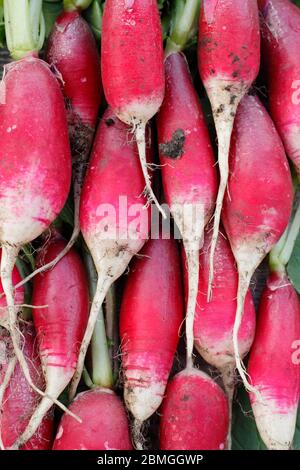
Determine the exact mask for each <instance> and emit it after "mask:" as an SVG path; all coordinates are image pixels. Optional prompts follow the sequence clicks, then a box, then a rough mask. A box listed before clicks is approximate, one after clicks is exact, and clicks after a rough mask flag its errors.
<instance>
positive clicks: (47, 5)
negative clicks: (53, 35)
mask: <svg viewBox="0 0 300 470" xmlns="http://www.w3.org/2000/svg"><path fill="white" fill-rule="evenodd" d="M62 11H63V2H62V1H58V2H57V1H56V2H51V1H49V0H47V1H44V2H43V14H44V19H45V24H46V37H48V36H49V34H50V32H51V30H52V28H53V25H54V23H55V20H56V18H57V17H58V15H60V13H61V12H62Z"/></svg>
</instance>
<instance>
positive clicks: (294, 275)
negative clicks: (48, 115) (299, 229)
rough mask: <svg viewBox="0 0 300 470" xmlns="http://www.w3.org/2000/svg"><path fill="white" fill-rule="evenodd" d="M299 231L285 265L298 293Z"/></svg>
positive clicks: (299, 284) (299, 273)
mask: <svg viewBox="0 0 300 470" xmlns="http://www.w3.org/2000/svg"><path fill="white" fill-rule="evenodd" d="M299 266H300V233H299V235H298V237H297V240H296V243H295V246H294V250H293V252H292V256H291V258H290V261H289V263H288V266H287V272H288V275H289V278H290V280H291V282H292V283H293V286H294V287H295V289H296V290H297V292H298V293H299V294H300V268H299Z"/></svg>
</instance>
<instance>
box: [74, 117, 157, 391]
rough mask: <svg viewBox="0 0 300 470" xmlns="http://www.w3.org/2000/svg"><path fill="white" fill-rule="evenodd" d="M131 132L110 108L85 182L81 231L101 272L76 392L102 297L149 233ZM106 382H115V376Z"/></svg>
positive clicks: (98, 134) (80, 363) (86, 335)
mask: <svg viewBox="0 0 300 470" xmlns="http://www.w3.org/2000/svg"><path fill="white" fill-rule="evenodd" d="M132 137H133V136H132V134H130V132H129V128H128V127H127V126H126V125H125V124H123V123H122V122H121V121H119V120H118V119H117V117H116V115H115V114H114V113H113V112H112V110H111V109H108V110H107V111H106V112H105V113H104V116H103V118H102V121H101V124H100V126H99V128H98V132H97V135H96V139H95V143H94V148H93V152H92V156H91V161H90V165H89V168H88V171H87V174H86V178H85V181H84V185H83V192H82V198H81V208H80V221H81V230H82V234H83V236H84V239H85V241H86V244H87V246H88V248H89V250H90V252H91V255H92V257H93V260H94V263H95V267H96V269H97V272H98V284H97V288H96V293H95V296H94V299H93V304H92V307H91V311H90V317H89V323H88V326H87V329H86V332H85V335H84V338H83V341H82V344H81V349H80V355H79V359H78V364H77V370H76V374H75V376H74V379H73V384H72V387H71V390H70V395H71V396H72V397H73V396H74V395H75V391H76V387H77V384H78V381H79V379H80V376H81V373H82V370H83V364H84V358H85V355H86V351H87V348H88V345H89V343H90V340H91V337H92V334H93V330H94V327H95V323H96V320H97V316H98V313H99V311H100V308H101V305H102V303H103V300H104V298H105V296H106V294H107V292H108V290H109V288H110V286H111V285H112V283H113V282H114V281H115V280H116V279H118V277H119V276H121V274H123V272H124V271H125V269H126V268H127V266H128V264H129V262H130V260H131V258H132V257H133V256H134V255H135V254H136V253H138V252H139V251H140V249H141V248H142V247H143V245H144V243H145V241H146V240H147V238H148V232H149V215H150V209H149V208H148V207H146V205H145V204H146V198H145V197H143V196H142V193H143V185H144V181H143V175H142V171H141V169H140V166H139V164H138V161H137V159H136V156H137V147H136V144H135V142H134V141H133V138H132ZM102 386H111V383H110V380H109V383H103V384H102Z"/></svg>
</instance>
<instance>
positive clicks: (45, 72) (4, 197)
mask: <svg viewBox="0 0 300 470" xmlns="http://www.w3.org/2000/svg"><path fill="white" fill-rule="evenodd" d="M41 8H42V2H41V1H38V2H31V1H29V0H27V1H22V2H19V1H17V0H12V1H11V0H5V1H4V14H5V27H6V40H7V45H8V48H9V50H10V52H11V55H12V57H13V58H15V59H20V60H17V61H16V62H15V63H12V64H9V65H8V66H6V70H5V74H4V77H3V80H2V82H1V90H2V94H1V96H2V97H3V99H2V101H1V103H0V116H1V117H0V159H1V167H2V169H1V173H0V193H1V198H0V242H1V244H2V259H1V281H2V285H3V289H4V292H5V296H6V300H7V305H8V311H9V324H8V328H9V331H10V334H11V337H12V341H13V345H14V349H15V354H16V356H17V358H18V361H19V362H20V365H21V367H22V369H23V372H24V375H25V377H26V379H27V380H28V382H29V383H30V385H31V386H32V387H33V388H34V389H35V390H36V391H37V392H38V393H40V394H43V393H42V391H41V390H38V389H37V388H36V387H35V385H34V383H33V382H32V380H31V378H30V371H29V368H28V365H27V363H26V361H25V360H24V356H23V354H22V351H21V349H20V334H19V330H18V319H17V311H16V309H15V305H14V296H13V285H12V271H13V267H14V265H15V261H16V258H17V255H18V252H19V250H20V248H21V247H22V246H23V245H24V244H26V243H29V242H31V241H32V240H34V239H35V238H36V237H38V236H39V235H41V233H42V232H43V231H44V230H45V229H47V228H48V227H49V225H50V224H51V223H52V222H53V221H54V219H55V218H56V216H57V215H58V213H59V212H60V210H61V209H62V208H63V206H64V203H65V201H66V199H67V196H68V192H69V188H70V182H71V154H70V146H69V141H68V128H67V120H66V113H65V108H64V100H63V97H62V94H61V90H60V87H59V84H58V82H57V80H56V78H55V77H54V75H53V74H52V72H51V71H50V68H49V66H48V65H47V64H46V63H45V62H43V61H42V60H40V59H38V58H37V53H38V50H39V49H40V48H41V46H42V43H43V33H44V28H43V25H44V23H43V20H42V13H41Z"/></svg>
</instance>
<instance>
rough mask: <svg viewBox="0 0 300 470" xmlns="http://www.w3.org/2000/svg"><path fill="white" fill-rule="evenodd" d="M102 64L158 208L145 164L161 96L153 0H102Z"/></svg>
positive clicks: (161, 69) (117, 111) (115, 106)
mask: <svg viewBox="0 0 300 470" xmlns="http://www.w3.org/2000/svg"><path fill="white" fill-rule="evenodd" d="M101 70H102V79H103V90H104V93H105V97H106V99H107V102H108V104H109V105H110V106H111V108H112V109H113V111H114V112H115V114H116V115H117V117H118V118H119V119H120V120H121V121H122V122H124V123H126V124H128V125H130V126H132V128H133V131H134V135H135V138H136V142H137V146H138V151H139V158H140V162H141V168H142V170H143V175H144V179H145V183H146V188H145V194H146V195H147V196H148V197H149V199H150V200H153V201H154V202H155V204H156V205H157V207H158V208H159V209H160V210H161V212H162V214H163V215H164V217H166V215H165V213H164V211H163V210H162V208H161V206H160V205H159V202H158V200H157V198H156V196H155V195H154V193H153V190H152V188H151V181H150V176H149V173H148V169H147V159H146V145H145V127H146V124H147V122H148V121H149V120H150V119H151V118H152V117H153V116H154V115H155V114H156V113H157V111H158V109H159V107H160V106H161V104H162V101H163V97H164V66H163V42H162V29H161V24H160V18H159V12H158V7H157V2H156V0H126V1H124V0H107V1H106V2H105V7H104V13H103V23H102V43H101Z"/></svg>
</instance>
